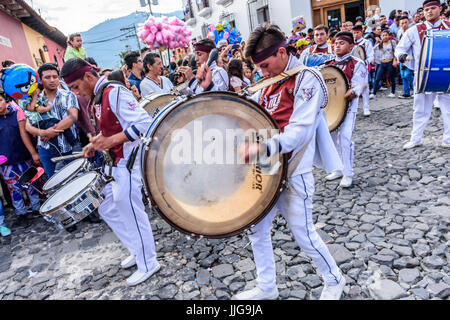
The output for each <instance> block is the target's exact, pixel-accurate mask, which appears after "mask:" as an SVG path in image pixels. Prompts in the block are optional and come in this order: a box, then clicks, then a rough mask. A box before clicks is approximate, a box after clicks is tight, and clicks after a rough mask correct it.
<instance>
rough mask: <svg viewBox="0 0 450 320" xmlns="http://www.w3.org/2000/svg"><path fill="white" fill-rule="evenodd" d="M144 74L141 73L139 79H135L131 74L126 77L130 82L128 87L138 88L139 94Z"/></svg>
mask: <svg viewBox="0 0 450 320" xmlns="http://www.w3.org/2000/svg"><path fill="white" fill-rule="evenodd" d="M144 78H145V74H144V73H143V72H142V74H141V79H139V78H138V77H136V76H135V75H134V73H133V72H131V73H130V75H129V76H128V81H130V86H136V88H138V90H139V93H141V81H142V80H144Z"/></svg>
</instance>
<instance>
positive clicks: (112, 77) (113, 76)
mask: <svg viewBox="0 0 450 320" xmlns="http://www.w3.org/2000/svg"><path fill="white" fill-rule="evenodd" d="M105 78H107V79H108V80H109V81H119V82H122V83H123V84H124V85H125V86H126V87H127V89H128V90H130V91H131V92H132V93H133V96H134V97H135V98H136V100H137V101H140V100H141V99H142V97H141V94H140V93H139V90H138V89H137V88H136V86H131V84H130V81H129V80H128V79H127V78H125V74H124V73H123V71H122V70H116V71H113V72H111V73H110V74H109V75H108V76H107V77H105Z"/></svg>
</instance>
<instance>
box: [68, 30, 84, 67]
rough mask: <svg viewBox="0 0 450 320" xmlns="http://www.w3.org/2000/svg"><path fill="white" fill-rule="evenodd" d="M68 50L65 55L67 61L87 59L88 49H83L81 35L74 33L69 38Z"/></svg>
mask: <svg viewBox="0 0 450 320" xmlns="http://www.w3.org/2000/svg"><path fill="white" fill-rule="evenodd" d="M67 44H68V46H67V50H66V53H65V54H64V60H65V61H67V60H69V59H73V58H80V59H86V58H87V54H86V49H85V48H83V39H82V38H81V34H79V33H73V34H71V35H70V36H69V38H68V40H67Z"/></svg>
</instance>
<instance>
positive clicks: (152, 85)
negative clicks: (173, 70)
mask: <svg viewBox="0 0 450 320" xmlns="http://www.w3.org/2000/svg"><path fill="white" fill-rule="evenodd" d="M163 69H164V66H163V63H162V60H161V57H160V55H159V54H157V53H149V54H147V55H146V56H145V58H144V71H145V78H144V79H143V80H142V81H141V96H142V97H145V96H147V95H149V94H151V93H169V92H170V91H171V90H172V88H173V84H172V82H171V81H170V80H169V79H168V78H166V77H163V76H161V73H162V71H163Z"/></svg>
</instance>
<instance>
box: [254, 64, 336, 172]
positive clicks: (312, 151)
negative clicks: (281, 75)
mask: <svg viewBox="0 0 450 320" xmlns="http://www.w3.org/2000/svg"><path fill="white" fill-rule="evenodd" d="M298 63H299V60H298V59H297V58H296V57H294V56H291V57H290V59H289V62H288V65H287V67H286V69H285V71H287V70H289V69H292V68H294V67H295V66H296V65H297V64H298ZM294 94H295V98H294V110H293V112H292V115H291V117H290V119H289V124H288V125H287V126H286V127H285V128H284V132H283V133H280V134H278V135H276V136H274V137H273V138H272V139H270V140H269V141H268V145H269V148H270V150H271V152H273V150H279V147H281V153H283V154H284V153H290V152H293V154H292V158H291V160H292V159H293V158H294V157H295V155H296V154H297V153H298V152H299V151H300V150H302V149H303V147H304V146H305V145H306V144H307V143H308V142H310V141H311V142H310V143H309V145H308V147H307V149H306V152H305V154H304V155H303V158H302V160H301V162H300V164H299V165H298V167H297V168H296V170H295V171H294V173H293V175H292V176H293V177H295V176H296V175H300V174H304V173H308V172H311V171H312V167H313V165H316V166H318V167H323V166H325V167H326V168H327V170H328V171H334V170H337V169H338V168H340V167H341V166H342V164H341V161H340V159H339V155H338V153H337V151H336V149H335V147H334V144H333V141H332V139H331V135H330V133H329V131H328V129H326V130H325V131H323V130H322V131H321V137H320V139H319V137H318V136H317V134H316V132H318V128H319V127H320V126H321V125H322V127H323V125H325V127H326V119H325V116H324V113H323V109H322V108H324V107H325V106H326V105H327V103H328V90H327V87H326V86H325V81H324V80H323V77H322V74H321V73H320V72H318V71H317V70H316V69H313V68H308V69H307V70H303V71H302V72H300V73H299V74H298V75H297V76H296V83H295V90H294ZM261 95H262V91H260V92H257V93H256V94H254V95H253V96H252V97H251V98H252V99H253V100H254V101H256V102H259V100H260V98H261ZM323 132H325V134H323ZM311 139H312V140H311ZM316 148H317V149H318V150H316ZM333 148H334V152H332V150H333ZM321 150H326V152H323V151H321ZM316 151H318V154H320V155H319V156H316ZM330 154H331V155H332V156H329V155H330ZM324 155H327V156H326V158H325V159H324ZM318 158H320V160H319V162H317V159H318ZM315 160H316V161H315Z"/></svg>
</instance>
